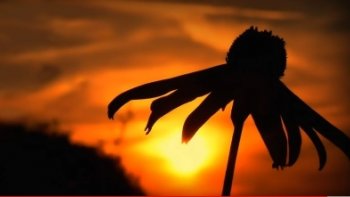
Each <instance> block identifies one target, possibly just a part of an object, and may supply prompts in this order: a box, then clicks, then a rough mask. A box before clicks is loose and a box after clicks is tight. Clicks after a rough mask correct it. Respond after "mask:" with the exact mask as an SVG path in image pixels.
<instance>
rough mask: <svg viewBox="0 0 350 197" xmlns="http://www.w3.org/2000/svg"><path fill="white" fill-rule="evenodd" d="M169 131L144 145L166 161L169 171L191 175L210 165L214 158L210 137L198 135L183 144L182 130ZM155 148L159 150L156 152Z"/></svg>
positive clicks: (181, 174)
mask: <svg viewBox="0 0 350 197" xmlns="http://www.w3.org/2000/svg"><path fill="white" fill-rule="evenodd" d="M169 133H170V134H169V135H166V136H162V137H161V138H157V139H153V140H150V141H149V142H147V145H146V146H143V147H147V149H148V150H149V151H152V152H153V153H154V154H156V155H155V156H157V157H159V158H160V159H161V160H162V161H164V162H165V167H166V168H167V169H168V171H169V172H171V173H173V174H175V175H180V176H190V175H193V174H196V173H197V172H199V171H200V170H201V169H203V168H204V167H206V166H208V165H209V164H210V163H211V161H212V160H213V155H214V154H213V150H212V149H211V148H210V146H209V144H210V142H209V140H210V138H208V137H205V135H203V136H201V135H198V136H196V138H194V139H192V140H191V141H190V142H189V143H188V144H182V143H181V132H178V131H173V132H169ZM154 150H157V151H156V153H155V152H154ZM149 151H147V152H149Z"/></svg>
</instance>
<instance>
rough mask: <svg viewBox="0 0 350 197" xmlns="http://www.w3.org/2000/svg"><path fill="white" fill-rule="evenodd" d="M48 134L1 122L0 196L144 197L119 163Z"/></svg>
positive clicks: (53, 133)
mask: <svg viewBox="0 0 350 197" xmlns="http://www.w3.org/2000/svg"><path fill="white" fill-rule="evenodd" d="M46 128H47V127H46V126H42V125H39V126H38V127H27V126H26V125H24V124H17V123H4V122H2V123H1V122H0V158H1V159H0V195H144V192H143V191H142V189H141V188H140V187H139V186H138V184H137V182H136V181H135V180H133V179H132V178H130V177H128V175H127V174H126V173H125V171H124V169H123V168H122V167H121V164H120V161H119V159H117V158H115V159H114V158H110V157H107V156H105V155H102V154H101V153H99V152H98V151H97V150H95V149H94V148H90V147H85V146H82V145H76V144H71V143H70V142H69V140H68V139H67V137H66V136H64V135H63V134H58V133H57V132H52V131H51V132H47V131H46V130H45V129H46ZM43 129H44V130H43Z"/></svg>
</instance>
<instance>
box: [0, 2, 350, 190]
mask: <svg viewBox="0 0 350 197" xmlns="http://www.w3.org/2000/svg"><path fill="white" fill-rule="evenodd" d="M28 2H29V3H28ZM182 2H183V1H167V2H165V1H164V2H160V1H104V0H101V1H84V4H83V3H79V2H76V1H48V3H46V2H45V1H4V2H2V1H1V6H0V13H5V15H4V17H0V27H1V28H2V29H3V30H4V31H3V32H1V33H0V43H1V44H2V45H1V46H2V48H4V49H6V50H0V57H1V58H0V81H1V82H0V85H1V88H0V120H2V119H5V120H6V119H12V118H13V119H15V118H17V119H21V118H23V119H26V118H28V119H29V120H34V121H36V120H40V121H46V120H57V121H58V122H59V123H60V124H62V127H63V128H65V129H66V130H67V131H69V132H67V133H68V135H69V137H70V139H71V140H72V141H73V142H74V143H81V144H84V145H87V146H93V147H96V148H98V149H101V150H102V151H103V152H104V153H107V154H109V155H112V156H117V157H120V158H121V161H122V164H123V167H124V168H125V169H126V171H127V172H128V173H130V174H131V175H133V176H134V177H136V179H137V180H139V182H140V184H141V186H142V188H143V189H144V190H145V191H146V193H147V194H148V195H187V196H188V195H219V194H220V191H221V187H222V181H223V177H224V171H225V167H226V162H227V156H228V150H229V147H230V140H231V136H232V128H233V126H232V123H231V120H230V110H231V106H232V103H230V104H229V106H227V107H226V110H225V111H224V112H221V111H220V112H218V113H216V114H215V115H214V116H213V117H212V118H211V119H210V120H209V121H208V122H207V123H206V124H205V125H204V126H203V127H202V128H201V129H200V130H199V131H198V132H197V133H196V134H195V136H194V137H193V139H192V140H191V141H190V142H189V143H188V144H182V143H181V130H182V125H183V123H184V120H185V119H186V117H187V116H188V115H189V114H190V113H191V111H193V110H194V109H195V108H196V107H197V106H198V105H199V103H200V100H202V98H199V99H198V100H195V101H193V102H191V103H189V104H186V105H184V106H181V107H179V108H177V109H175V110H174V111H172V112H171V113H169V114H168V115H165V116H164V117H162V118H161V119H160V120H159V121H158V122H157V124H156V125H155V126H154V128H153V130H152V132H151V133H150V134H149V135H148V136H145V134H144V132H143V129H144V126H145V124H146V122H147V118H148V116H149V113H150V104H151V102H152V100H138V101H132V102H130V103H128V104H127V106H124V107H123V108H122V109H121V110H120V111H119V112H118V114H117V115H116V118H115V120H113V121H110V120H108V119H107V115H106V110H107V109H106V108H107V105H108V103H109V102H110V101H111V100H112V99H113V98H114V97H115V96H116V95H117V94H120V93H122V92H123V91H126V90H128V89H130V88H133V87H135V86H138V85H141V84H144V83H148V82H151V81H156V80H161V79H165V78H169V77H174V76H178V75H181V74H185V73H189V72H193V71H197V70H201V69H205V68H208V67H211V66H214V65H218V64H222V63H225V56H226V53H227V49H228V47H229V46H230V44H231V43H232V41H233V39H234V38H236V37H237V36H238V35H239V34H240V33H241V32H242V31H243V30H245V29H246V28H248V27H249V26H251V25H256V26H258V27H259V29H261V30H262V29H267V30H272V31H273V32H274V33H276V34H278V35H280V36H281V37H283V38H284V39H285V41H286V47H287V53H288V60H287V62H288V63H287V64H288V65H287V70H286V73H285V76H284V77H283V78H282V81H283V82H284V83H285V84H286V85H287V86H288V87H289V88H290V89H291V90H292V91H293V92H295V93H296V94H297V95H298V96H300V98H301V99H302V100H304V101H305V102H306V103H307V104H309V105H310V106H311V107H313V108H314V109H315V110H316V111H317V112H319V113H320V114H321V115H322V116H324V117H325V118H326V119H327V120H329V121H330V122H332V123H333V124H334V125H335V126H337V127H339V128H340V129H341V130H343V131H344V132H346V134H347V135H348V136H350V121H349V120H350V107H349V101H348V98H349V94H348V93H349V91H348V90H349V88H348V87H349V86H348V85H347V84H349V83H348V78H349V76H348V73H349V64H348V59H347V57H348V54H347V53H348V51H349V50H348V48H349V46H348V44H347V43H348V42H347V41H348V34H349V32H345V31H348V30H349V29H348V28H340V27H339V28H336V26H337V25H341V24H343V23H344V21H343V20H344V19H342V18H339V17H340V16H343V14H344V16H346V13H347V12H346V13H342V12H341V11H342V10H338V9H336V8H337V7H336V6H335V5H334V4H333V2H336V1H320V2H322V3H324V4H322V3H321V4H320V5H322V6H316V7H315V6H312V5H307V6H306V7H303V8H302V5H304V4H308V2H309V1H296V4H295V7H294V6H292V7H291V8H289V7H288V5H292V4H288V3H287V4H286V5H287V6H282V3H277V4H276V5H272V4H271V5H272V6H271V5H269V3H260V1H255V2H254V3H247V4H245V3H244V1H230V3H228V2H229V1H222V2H221V3H220V1H210V3H208V2H209V1H194V2H191V3H182ZM225 2H226V3H227V6H226V3H225ZM249 2H250V1H249ZM271 2H274V1H271ZM276 2H277V1H276ZM325 2H327V3H325ZM216 3H218V4H217V5H216ZM293 3H294V2H293ZM243 4H244V6H242V5H243ZM255 4H256V5H255ZM265 4H266V5H265ZM326 4H327V5H328V4H330V5H331V6H326ZM223 5H225V6H223ZM299 5H300V6H299ZM279 6H280V7H279ZM24 8H25V12H23V9H24ZM296 8H298V9H296ZM299 8H302V9H299ZM315 8H316V10H315ZM51 9H54V10H51ZM317 9H321V10H320V11H319V10H317ZM77 10H79V12H77ZM169 10H170V11H169ZM1 11H2V12H1ZM338 11H339V12H338ZM346 11H347V10H346ZM319 13H321V14H319ZM24 16H25V18H26V21H25V22H24V20H23V17H24ZM12 23H13V25H12ZM21 26H23V29H22V28H20V27H21ZM333 28H335V29H333ZM5 30H6V31H5ZM342 31H344V32H342ZM22 32H28V33H22ZM43 35H45V36H43ZM45 65H50V66H51V67H52V68H54V69H53V70H52V71H50V69H49V71H48V72H47V70H45V69H42V67H43V68H45ZM50 66H49V67H50ZM15 69H17V70H15ZM55 69H56V70H55ZM2 72H3V73H2ZM4 84H5V85H4ZM227 91H230V90H227ZM128 110H129V111H131V112H132V114H133V116H132V118H131V119H130V120H128V121H125V124H124V123H122V121H120V119H118V116H119V115H122V114H123V113H124V114H125V112H126V111H128ZM123 124H124V125H123ZM241 139H242V140H241V142H240V147H239V153H238V158H237V163H236V172H235V177H234V184H235V185H234V189H233V192H232V194H234V195H254V194H255V195H265V194H266V195H273V194H275V195H280V194H284V195H300V194H301V195H308V194H313V195H315V194H316V195H317V194H329V195H338V194H343V195H344V194H349V192H350V190H349V187H348V183H349V182H350V176H349V174H350V167H349V166H350V165H349V163H348V162H349V161H348V159H347V158H346V157H345V156H344V155H343V154H342V153H341V152H340V151H339V150H338V149H337V148H335V147H334V146H333V145H331V144H330V143H329V144H327V141H326V140H324V139H322V140H324V141H325V142H326V143H325V146H326V149H327V151H328V158H329V159H328V161H327V164H326V166H325V169H324V170H323V171H321V172H319V171H318V170H317V162H318V161H317V153H316V151H315V150H314V148H313V147H312V144H311V143H310V141H308V140H304V139H307V138H303V144H302V148H301V155H300V158H299V160H298V162H297V163H296V164H295V166H293V167H291V168H286V169H285V170H283V171H275V170H272V169H271V164H272V163H271V158H270V157H269V155H268V151H267V149H266V147H265V145H264V143H263V141H262V138H261V137H260V135H259V133H258V131H257V129H256V127H255V124H254V122H253V120H252V119H251V118H249V120H247V122H246V123H245V127H244V131H243V134H242V138H241ZM118 140H119V141H118ZM163 183H166V184H163ZM310 183H312V184H310ZM162 184H163V185H162ZM160 185H162V186H161V187H160Z"/></svg>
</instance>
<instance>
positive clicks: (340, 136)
mask: <svg viewBox="0 0 350 197" xmlns="http://www.w3.org/2000/svg"><path fill="white" fill-rule="evenodd" d="M279 86H280V87H281V88H280V91H281V93H282V94H283V96H284V97H285V98H286V97H288V99H289V100H290V104H289V105H290V107H289V108H290V109H292V110H293V113H294V117H296V118H297V121H298V124H301V125H303V128H307V129H308V130H310V128H311V129H313V130H314V131H317V132H318V133H320V134H321V135H323V136H324V137H325V138H327V139H328V140H330V141H331V142H332V143H333V144H334V145H336V146H337V147H338V148H340V150H342V151H343V152H344V153H345V154H346V156H347V157H348V158H350V138H349V137H348V136H347V135H345V134H344V133H343V132H342V131H340V130H339V129H338V128H336V127H335V126H333V125H332V124H331V123H329V122H328V121H327V120H326V119H324V118H323V117H322V116H321V115H319V114H318V113H317V112H315V111H314V110H313V109H312V108H311V107H309V106H308V105H307V104H305V103H304V102H303V101H302V100H301V99H300V98H299V97H298V96H296V95H295V94H294V93H293V92H292V91H290V90H289V89H288V88H287V87H286V86H285V85H284V84H283V83H282V82H281V83H280V84H279ZM309 133H310V132H309ZM309 137H310V135H309ZM320 159H321V158H320Z"/></svg>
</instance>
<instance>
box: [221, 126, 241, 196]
mask: <svg viewBox="0 0 350 197" xmlns="http://www.w3.org/2000/svg"><path fill="white" fill-rule="evenodd" d="M241 134H242V124H238V125H235V129H234V133H233V135H232V141H231V147H230V153H229V156H228V161H227V166H226V173H225V180H224V186H223V188H222V194H221V195H222V196H230V194H231V187H232V182H233V176H234V171H235V165H236V158H237V152H238V146H239V141H240V138H241Z"/></svg>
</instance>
